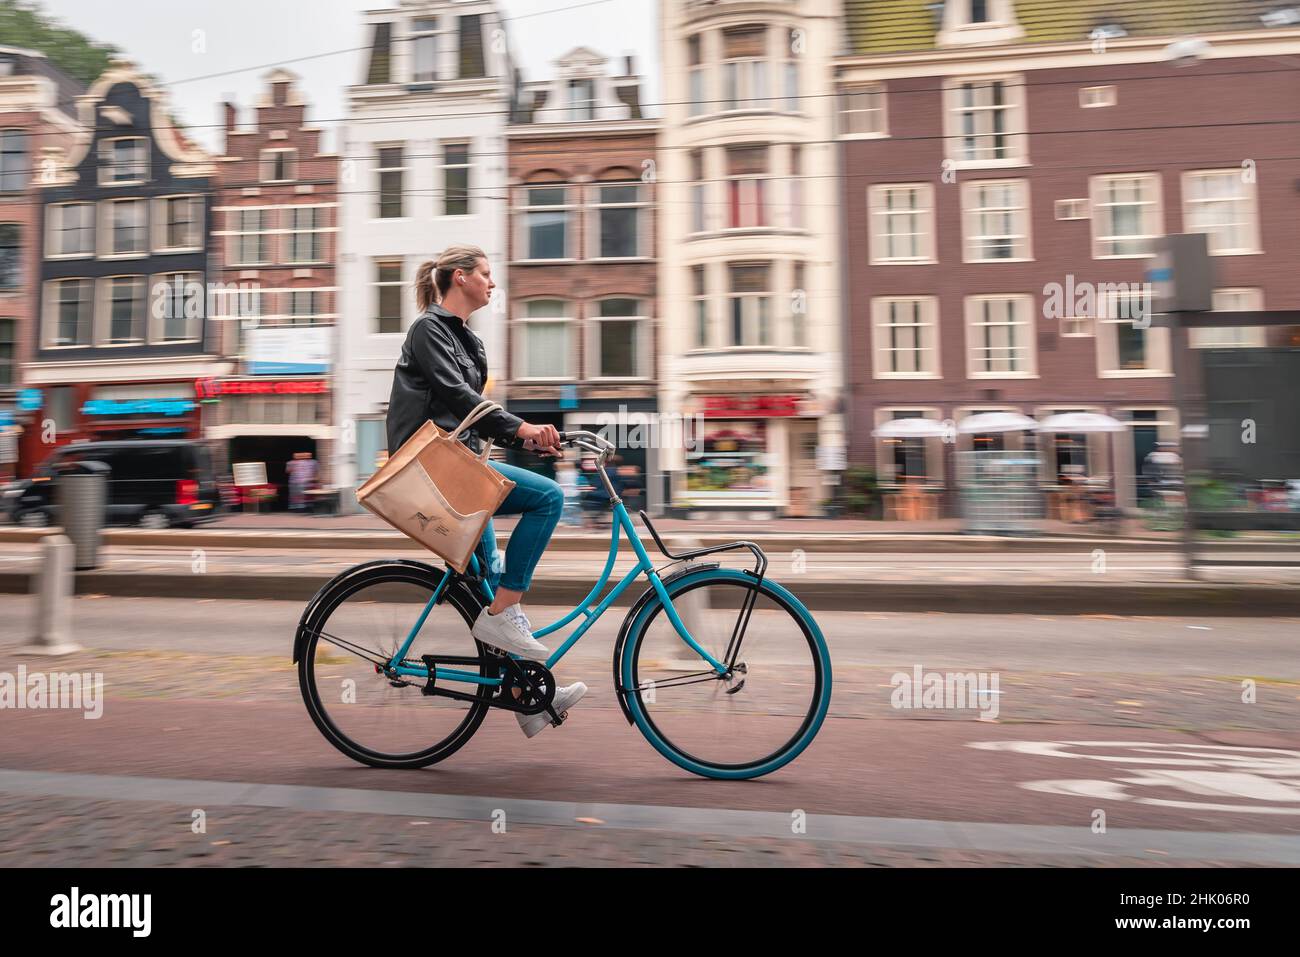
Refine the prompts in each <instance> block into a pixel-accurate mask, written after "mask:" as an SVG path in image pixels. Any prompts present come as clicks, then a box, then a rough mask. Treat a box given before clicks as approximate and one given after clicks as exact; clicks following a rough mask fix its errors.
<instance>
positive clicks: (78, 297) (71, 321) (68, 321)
mask: <svg viewBox="0 0 1300 957" xmlns="http://www.w3.org/2000/svg"><path fill="white" fill-rule="evenodd" d="M91 297H92V292H91V281H90V280H89V279H58V280H54V281H52V282H49V283H47V284H46V286H45V310H46V311H45V343H46V345H47V346H55V347H57V346H88V345H90V320H91V316H92V315H93V314H94V304H93V302H92V301H91Z"/></svg>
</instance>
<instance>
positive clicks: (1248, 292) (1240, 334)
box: [1187, 287, 1268, 349]
mask: <svg viewBox="0 0 1300 957" xmlns="http://www.w3.org/2000/svg"><path fill="white" fill-rule="evenodd" d="M1229 296H1239V297H1242V298H1244V299H1246V300H1248V302H1246V303H1245V304H1244V305H1245V308H1241V309H1230V308H1226V305H1227V303H1226V300H1227V298H1228V297H1229ZM1213 299H1214V309H1213V311H1214V312H1222V313H1227V314H1232V313H1234V312H1261V311H1263V309H1264V290H1263V289H1260V288H1258V287H1254V288H1251V287H1225V288H1223V289H1215V290H1214V293H1213ZM1225 333H1226V334H1227V335H1226V336H1225ZM1187 346H1188V348H1190V349H1263V348H1266V347H1267V346H1268V327H1267V326H1234V327H1229V328H1223V329H1209V328H1203V329H1188V330H1187Z"/></svg>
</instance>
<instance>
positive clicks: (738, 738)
mask: <svg viewBox="0 0 1300 957" xmlns="http://www.w3.org/2000/svg"><path fill="white" fill-rule="evenodd" d="M666 587H667V589H668V593H669V595H670V596H671V598H672V599H673V607H674V608H676V609H677V612H678V614H679V615H680V616H681V619H682V621H683V622H684V623H685V625H686V628H687V630H688V631H689V632H690V634H691V636H692V637H693V638H694V639H695V640H696V641H697V642H698V643H699V644H700V646H701V647H703V648H704V650H706V651H707V652H709V654H710V655H712V656H713V657H714V659H715V660H718V661H721V662H723V663H724V664H728V663H729V662H730V660H731V659H732V658H734V661H735V663H736V665H737V670H736V671H735V672H734V673H733V674H732V675H731V676H729V677H728V678H721V677H719V676H718V675H717V674H716V672H713V671H712V670H711V669H710V668H709V666H708V664H707V663H706V662H705V661H704V659H702V658H701V657H700V656H699V655H698V654H696V653H695V652H694V651H693V650H692V649H691V648H690V647H689V646H688V645H687V644H686V643H685V642H684V641H682V639H681V636H680V635H678V634H677V631H676V629H675V628H674V627H673V624H672V622H671V621H670V620H669V618H668V615H667V614H666V609H665V607H664V605H663V603H662V602H661V601H660V600H659V599H658V597H655V598H652V599H651V600H650V602H649V603H648V604H647V605H646V606H645V607H644V608H642V609H641V610H640V611H639V612H637V613H636V618H635V619H634V621H633V622H632V625H631V626H630V628H629V630H628V635H627V639H626V641H625V643H624V646H623V651H622V659H621V670H620V675H621V677H622V686H623V688H624V689H626V690H625V692H624V693H625V695H626V702H627V704H628V708H629V711H630V712H631V714H632V717H633V720H634V721H635V722H636V724H637V727H638V728H640V730H641V733H642V734H644V735H645V736H646V738H647V740H649V741H650V743H651V744H652V745H653V746H654V747H655V749H656V750H658V751H659V753H660V754H662V755H664V757H666V758H668V760H670V761H672V762H673V763H674V764H676V765H678V766H679V767H682V768H685V769H686V770H688V771H691V772H693V773H695V774H699V775H703V776H704V777H712V778H753V777H758V776H760V775H763V774H769V773H771V772H772V771H775V770H776V769H777V768H780V767H782V766H784V765H785V764H788V763H789V762H790V761H792V760H794V758H796V757H797V756H798V755H799V754H800V752H802V751H803V750H804V749H805V748H806V747H807V746H808V745H809V744H810V743H811V742H812V740H813V737H814V736H815V735H816V734H817V731H818V730H819V729H820V727H821V724H822V721H823V720H824V719H825V717H826V712H827V711H828V710H829V708H830V695H831V663H830V655H829V653H828V652H827V649H826V642H825V639H824V638H823V637H822V634H821V630H820V629H819V628H818V627H817V623H816V621H814V620H813V618H812V616H811V615H810V614H809V612H808V610H807V609H806V608H804V606H803V605H802V604H801V603H800V602H799V600H798V599H797V598H795V597H794V596H793V595H791V594H790V593H789V592H788V591H786V590H785V589H784V588H782V587H781V586H780V585H779V584H777V583H775V582H771V581H766V580H765V581H763V582H762V583H761V585H759V587H758V590H757V594H756V595H755V594H754V578H753V577H752V576H749V575H747V574H745V573H744V572H740V571H737V570H735V569H727V568H718V569H705V570H701V571H700V572H698V573H695V574H689V575H686V576H684V577H683V578H681V579H678V580H676V581H673V582H671V583H669V584H668V585H667V586H666ZM751 597H752V603H751V604H752V607H751V610H750V611H749V614H748V619H747V620H745V605H746V603H747V600H748V599H750V598H751ZM740 624H743V625H744V629H743V633H740V634H739V637H738V639H737V634H738V631H739V628H738V625H740ZM729 649H731V650H732V652H733V654H732V655H730V656H729V655H728V651H729ZM742 668H743V670H741V669H742Z"/></svg>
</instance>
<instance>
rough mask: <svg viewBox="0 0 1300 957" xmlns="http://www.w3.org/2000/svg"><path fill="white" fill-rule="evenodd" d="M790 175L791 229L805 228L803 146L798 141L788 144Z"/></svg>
mask: <svg viewBox="0 0 1300 957" xmlns="http://www.w3.org/2000/svg"><path fill="white" fill-rule="evenodd" d="M789 156H790V176H789V177H788V180H787V183H788V185H789V189H788V192H787V196H786V199H787V202H788V209H789V217H790V228H791V229H807V228H808V216H807V211H806V208H805V205H804V188H803V177H804V173H803V147H802V145H800V144H799V143H791V144H790V153H789Z"/></svg>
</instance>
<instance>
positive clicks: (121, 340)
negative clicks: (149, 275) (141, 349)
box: [99, 276, 145, 346]
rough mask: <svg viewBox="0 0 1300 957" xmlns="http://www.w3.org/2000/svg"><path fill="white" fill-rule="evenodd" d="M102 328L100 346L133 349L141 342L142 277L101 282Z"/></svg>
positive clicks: (142, 317) (143, 312) (120, 277)
mask: <svg viewBox="0 0 1300 957" xmlns="http://www.w3.org/2000/svg"><path fill="white" fill-rule="evenodd" d="M101 287H102V291H101V295H102V296H103V305H102V308H103V313H102V315H103V322H104V327H103V328H102V329H101V330H100V333H99V342H100V344H101V345H108V346H120V345H135V344H138V343H142V342H144V321H145V309H144V277H143V276H114V277H112V278H110V279H104V280H101Z"/></svg>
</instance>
